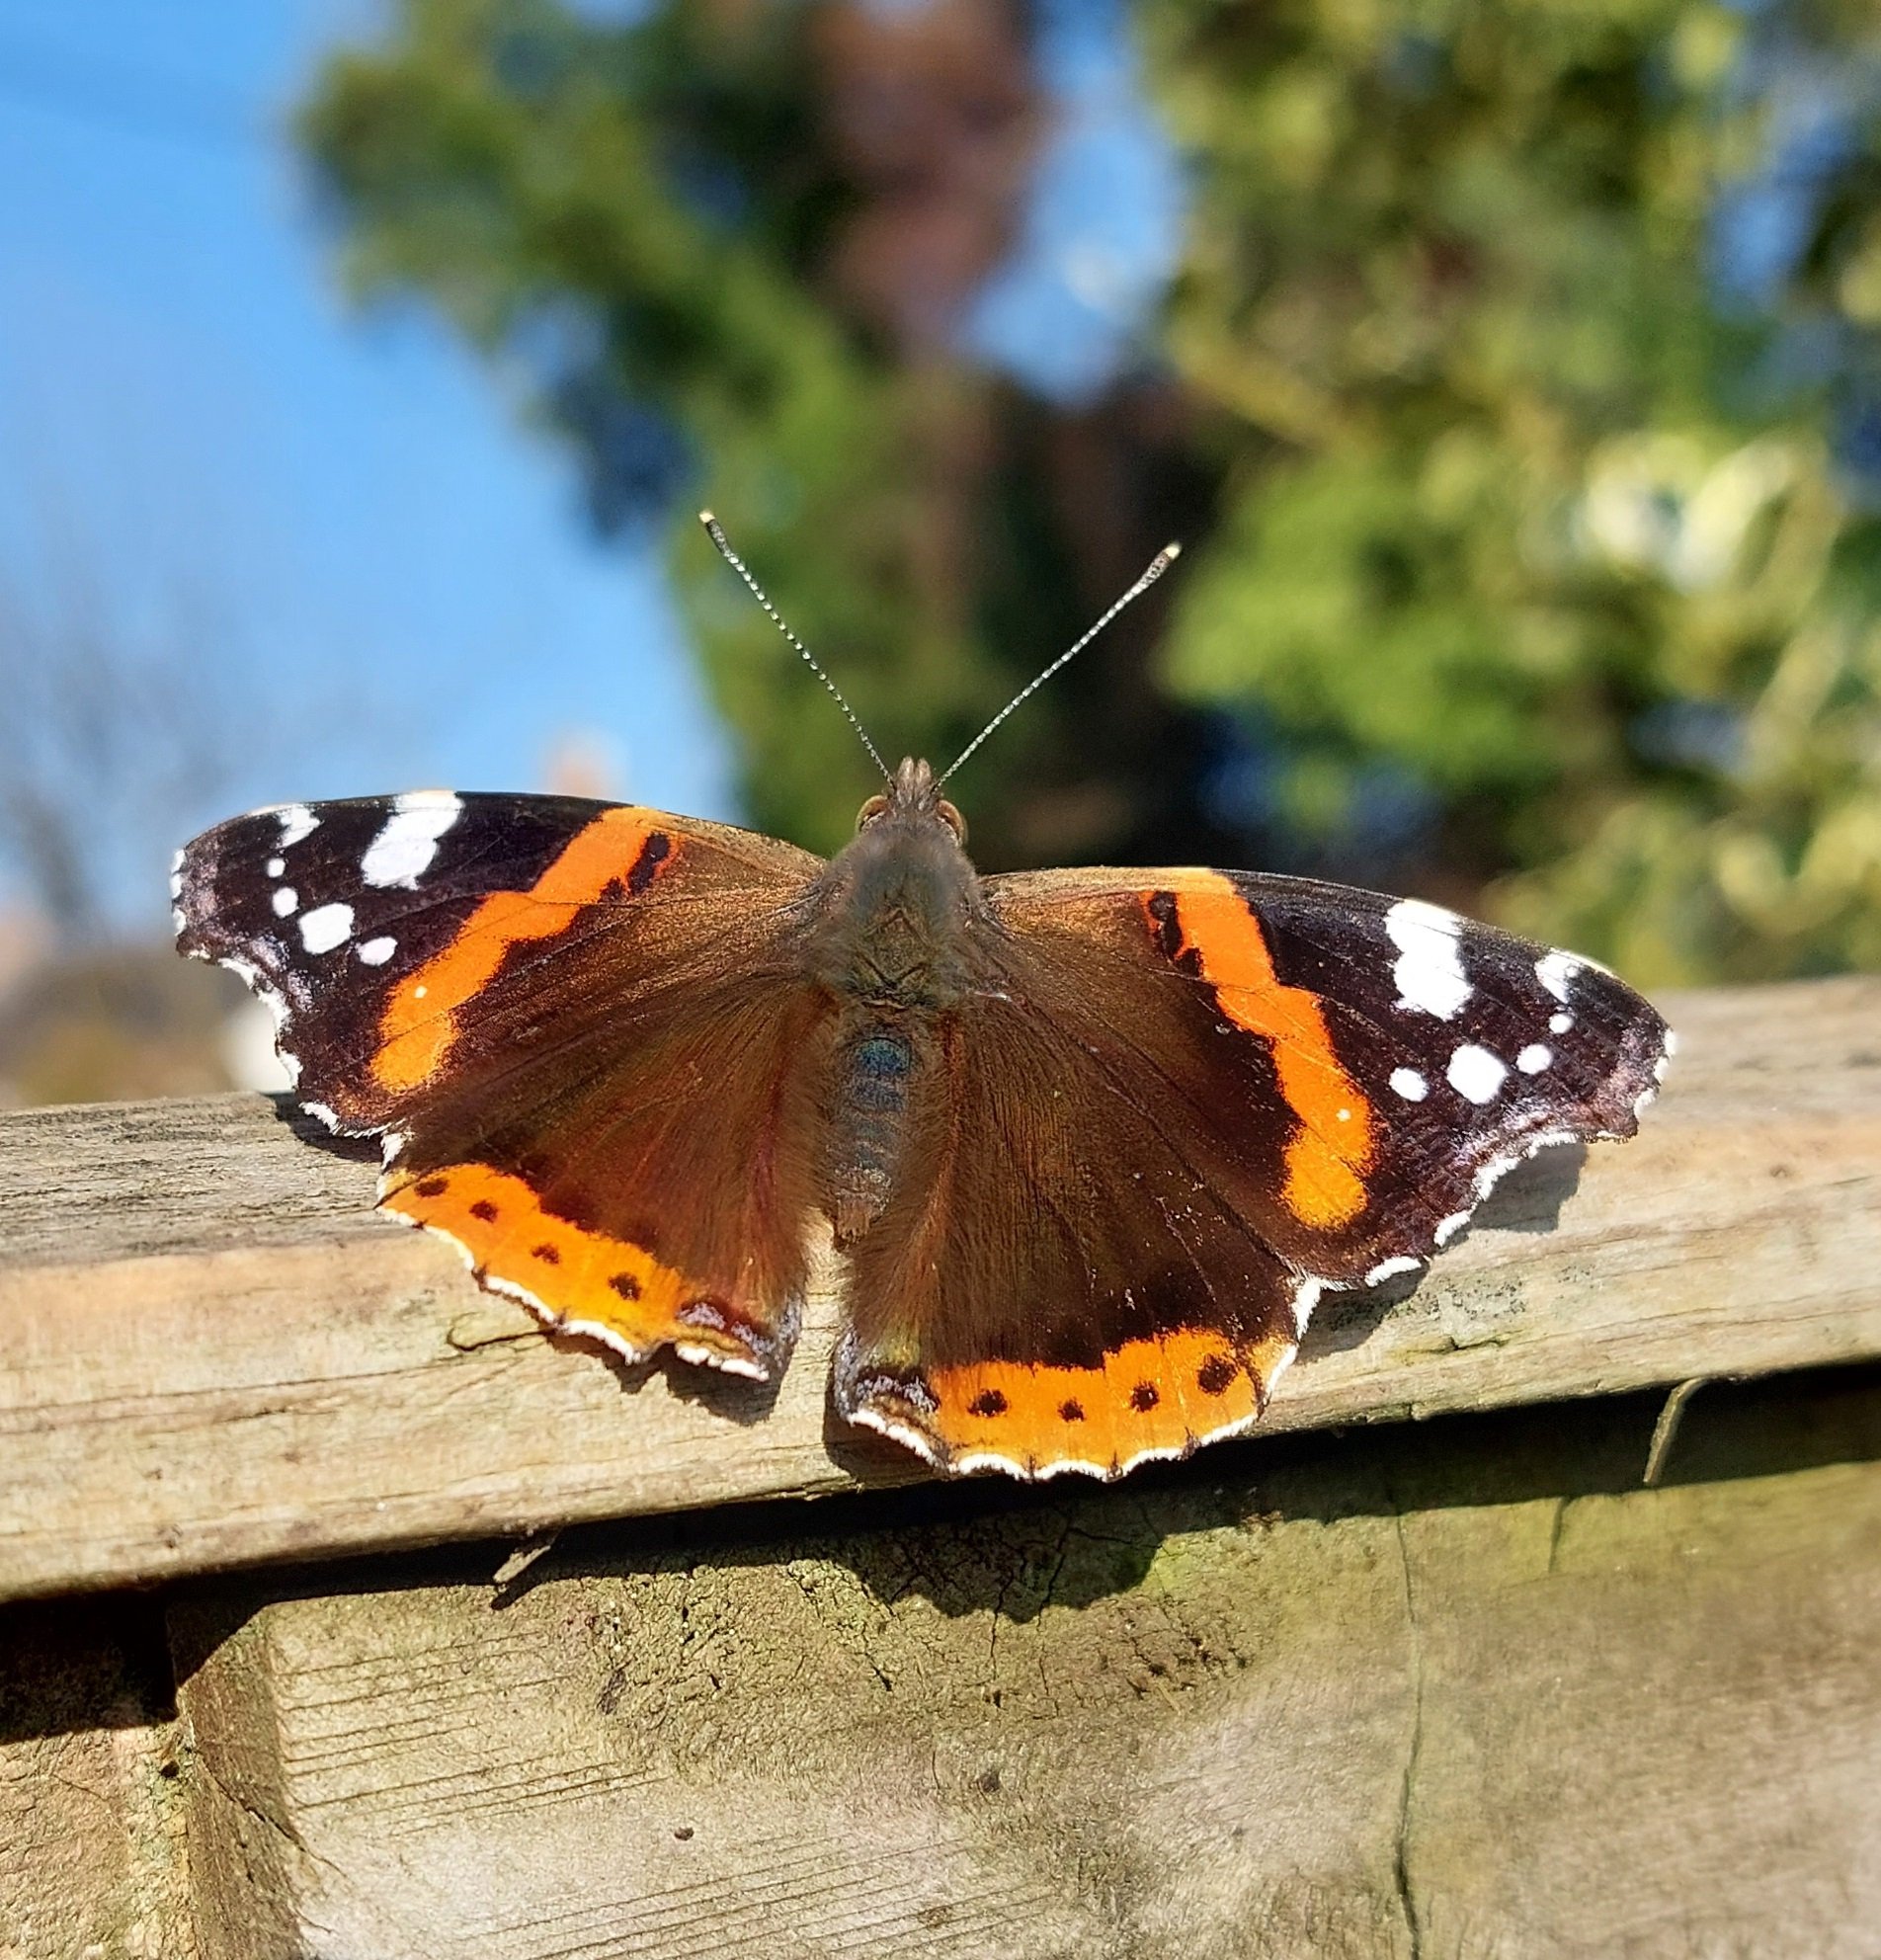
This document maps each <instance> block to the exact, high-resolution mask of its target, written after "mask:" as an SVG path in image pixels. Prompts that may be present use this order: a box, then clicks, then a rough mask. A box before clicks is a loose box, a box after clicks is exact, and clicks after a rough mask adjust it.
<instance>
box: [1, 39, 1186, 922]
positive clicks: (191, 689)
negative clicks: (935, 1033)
mask: <svg viewBox="0 0 1881 1960" xmlns="http://www.w3.org/2000/svg"><path fill="white" fill-rule="evenodd" d="M590 4H591V5H598V4H599V0H590ZM377 17H378V15H377V8H376V6H375V5H374V4H373V0H261V3H260V4H256V0H190V4H189V5H188V6H187V7H179V6H178V5H177V4H176V0H95V4H89V5H85V6H82V7H80V6H74V5H72V4H71V0H0V182H4V183H5V184H6V186H7V195H6V197H5V198H4V199H0V455H4V456H5V457H6V458H7V466H6V468H5V469H0V602H4V603H5V604H7V605H8V606H10V607H12V608H15V609H19V608H22V607H24V608H25V609H26V610H27V611H29V612H31V611H33V610H34V609H35V608H39V609H41V610H46V609H51V610H53V611H56V609H57V606H58V604H59V601H58V598H57V595H58V593H59V592H61V591H62V590H64V587H63V586H62V585H61V583H60V581H61V580H66V581H70V580H71V579H73V578H76V580H77V582H78V583H79V584H80V585H81V586H82V587H83V588H84V589H85V592H86V600H87V603H88V604H90V605H93V606H94V607H95V609H96V611H97V613H99V614H100V615H101V616H102V617H104V618H106V619H107V620H110V621H113V622H115V626H114V630H117V631H119V632H120V633H121V634H122V636H123V638H124V639H125V640H126V642H127V643H129V642H137V643H143V642H149V643H151V644H152V645H155V644H160V643H162V644H169V643H174V642H176V641H177V640H178V638H179V637H180V636H181V637H182V638H183V639H184V640H185V641H186V644H187V646H188V653H187V655H186V656H184V657H181V658H177V657H174V656H172V657H171V659H170V662H169V666H170V669H171V670H172V671H171V679H172V682H173V695H174V698H175V700H176V704H177V712H178V713H179V714H182V715H197V716H201V717H209V716H218V717H219V720H220V724H221V725H223V726H225V727H228V728H229V729H230V730H231V734H230V737H229V740H228V742H227V744H226V746H229V747H231V748H232V749H233V751H234V767H233V768H232V770H231V772H230V773H229V775H228V776H227V778H226V779H224V780H223V781H221V782H218V783H217V784H215V785H214V786H213V788H212V789H211V790H205V791H204V795H203V797H202V798H201V799H200V803H201V806H200V807H195V808H189V809H187V810H184V811H182V812H181V813H180V814H177V815H174V816H173V817H172V818H170V819H169V821H173V822H175V823H177V824H179V825H185V826H187V827H189V828H194V827H196V826H197V825H199V824H202V823H206V822H209V821H211V820H212V819H214V818H215V817H216V816H219V815H222V814H226V813H227V812H228V811H229V810H231V809H234V808H240V807H244V806H246V805H249V804H252V803H258V802H271V801H278V800H282V799H286V798H306V797H318V796H331V795H345V794H357V793H366V792H371V791H378V790H385V789H393V788H400V787H408V786H413V785H417V784H428V783H444V784H450V785H451V786H455V787H463V788H523V789H527V788H532V787H539V786H541V784H542V781H543V776H544V771H545V768H546V765H547V760H548V758H549V756H550V754H551V753H552V752H553V751H554V750H555V749H556V748H557V746H558V745H560V744H563V743H565V742H568V741H570V740H571V739H572V740H574V741H577V742H579V743H581V744H582V745H583V746H584V748H586V749H587V750H589V751H591V752H597V753H598V754H599V755H600V757H601V758H602V759H604V760H605V763H606V765H607V776H608V781H607V787H608V789H609V790H610V792H611V793H616V794H621V795H628V796H632V797H634V798H636V799H639V800H643V801H646V802H650V803H653V804H656V805H660V806H663V807H667V808H671V809H676V810H683V811H689V812H692V813H695V814H698V815H706V816H735V815H736V814H737V811H736V802H735V795H734V792H733V788H732V772H731V764H730V756H729V752H728V747H727V743H726V740H725V737H724V735H723V733H722V732H721V730H720V729H719V727H718V725H717V723H716V721H715V719H714V717H713V715H712V714H711V711H710V709H709V708H708V706H707V705H706V704H705V702H704V699H703V696H702V693H701V689H700V686H699V683H698V680H697V678H696V676H695V672H694V670H693V669H692V667H691V666H690V664H689V660H688V654H687V649H686V644H685V639H684V634H683V630H682V628H681V626H680V623H679V621H678V620H677V618H676V617H675V614H674V611H673V608H672V606H671V604H670V601H669V598H668V595H667V592H666V588H665V585H664V581H663V579H662V577H661V575H660V573H659V570H658V568H657V566H656V565H655V564H654V563H652V562H651V561H650V559H649V558H648V557H647V556H645V555H643V554H642V553H641V552H640V551H639V550H637V549H636V548H635V547H634V546H633V545H632V544H630V543H624V544H623V543H608V544H603V543H600V542H597V541H595V539H594V538H593V537H592V535H591V534H590V532H589V531H588V530H587V528H586V526H585V523H584V520H583V517H582V505H581V498H580V488H579V484H578V481H577V477H576V472H575V470H574V468H573V467H572V465H571V463H570V461H569V459H568V457H567V456H566V455H565V454H564V453H562V452H561V451H560V450H558V449H556V447H555V446H554V444H553V443H552V442H551V441H550V440H549V439H548V438H546V437H543V436H538V435H536V434H534V433H533V432H532V429H531V427H530V423H529V418H528V415H527V413H526V412H525V411H524V410H523V406H522V404H521V403H520V402H519V401H518V400H516V399H513V398H511V397H509V396H508V395H506V392H505V388H504V386H503V383H502V381H501V380H500V378H498V377H496V376H494V375H493V374H492V372H491V370H490V369H489V368H488V367H485V366H483V365H482V364H481V363H480V362H479V361H478V360H477V359H476V358H475V357H474V356H472V355H470V354H468V353H466V352H465V351H463V350H462V349H461V348H459V347H458V346H457V345H456V343H455V342H454V341H453V340H452V339H451V338H450V336H449V334H448V332H447V331H446V330H445V329H444V328H443V327H442V326H440V325H438V324H436V323H435V322H433V321H432V320H431V319H430V318H429V317H428V316H427V315H425V314H423V313H422V312H420V311H418V310H417V309H415V308H404V309H398V310H395V311H394V310H375V311H373V312H371V313H369V314H366V315H362V314H360V313H359V312H358V311H356V310H354V309H352V308H351V307H349V305H348V304H347V303H346V302H345V301H344V300H343V298H342V297H341V295H340V293H339V292H338V289H337V284H336V280H335V278H334V271H333V255H332V251H331V241H330V240H329V239H328V238H327V237H326V236H325V235H324V234H323V231H322V228H321V225H320V223H319V222H318V220H317V217H316V213H315V209H314V205H313V201H312V198H311V195H310V192H309V188H308V186H307V184H306V182H305V181H304V178H303V176H302V175H301V173H300V171H299V170H298V168H297V166H296V164H295V162H294V159H293V156H292V153H291V150H290V146H289V144H288V143H287V141H286V137H285V135H284V133H283V131H284V123H285V116H286V110H287V108H288V106H289V105H291V104H292V103H293V102H294V101H295V99H296V98H297V97H298V95H299V94H300V93H301V92H302V90H303V89H304V86H305V84H306V81H307V79H308V77H309V75H310V73H311V72H312V70H313V68H314V66H315V65H316V63H317V62H318V60H319V58H320V56H321V55H322V53H323V52H324V51H325V50H327V49H328V48H330V47H332V46H333V45H335V44H336V43H337V42H339V41H347V40H358V39H360V38H363V37H367V36H369V35H370V33H371V31H372V28H373V24H374V22H375V20H376V19H377ZM1037 20H1038V28H1039V41H1040V45H1039V53H1040V63H1041V72H1042V73H1043V75H1044V77H1045V79H1046V81H1047V83H1048V84H1049V85H1050V86H1051V87H1052V88H1053V90H1054V93H1055V94H1056V96H1057V99H1058V104H1059V111H1060V119H1059V125H1058V128H1057V130H1056V132H1055V133H1054V136H1053V137H1052V138H1051V139H1050V140H1049V141H1048V142H1047V145H1046V147H1045V150H1044V153H1043V155H1042V156H1041V161H1040V169H1039V175H1038V180H1037V183H1036V185H1035V188H1034V194H1033V200H1032V207H1031V211H1030V215H1029V220H1028V222H1027V225H1026V227H1025V231H1024V236H1023V237H1022V241H1021V244H1020V247H1019V249H1018V251H1017V252H1016V254H1015V259H1014V263H1013V264H1012V265H1011V266H1009V267H1007V268H1005V269H1003V270H1002V271H1001V272H1000V273H999V274H996V275H995V277H994V279H993V281H991V282H990V283H989V286H988V288H987V291H986V292H985V294H983V295H982V303H981V304H980V305H979V306H978V308H977V309H976V311H975V313H974V315H973V316H972V317H971V318H970V319H969V320H968V321H966V322H965V323H964V329H963V330H964V332H965V335H966V338H967V343H968V345H969V346H971V347H972V348H973V349H974V350H975V351H976V352H977V353H978V354H979V355H980V356H981V358H983V359H986V360H988V361H989V362H991V363H993V364H994V365H998V366H1003V367H1007V368H1009V369H1010V370H1011V371H1012V372H1013V373H1015V374H1016V375H1017V376H1018V378H1020V379H1021V380H1022V381H1023V382H1025V383H1026V384H1028V385H1030V386H1032V387H1034V388H1035V389H1037V390H1038V391H1039V392H1040V393H1042V394H1045V395H1047V396H1052V397H1055V398H1057V399H1060V400H1066V401H1075V400H1079V399H1083V398H1087V397H1089V396H1090V395H1091V394H1093V393H1095V392H1096V391H1097V390H1098V389H1100V388H1101V387H1102V385H1103V384H1104V381H1105V380H1106V379H1107V378H1108V377H1109V375H1110V374H1111V373H1112V372H1114V371H1115V369H1116V367H1118V366H1120V365H1122V364H1124V363H1126V362H1127V361H1129V360H1130V359H1132V358H1133V355H1134V352H1135V349H1136V341H1137V336H1138V334H1139V332H1140V327H1141V322H1142V320H1143V317H1144V316H1145V314H1146V312H1147V311H1148V310H1149V309H1150V308H1151V307H1153V305H1154V303H1155V299H1156V297H1157V295H1158V293H1159V292H1160V289H1161V286H1162V282H1163V280H1164V278H1165V277H1166V275H1167V272H1168V269H1169V266H1170V264H1171V262H1172V260H1173V256H1174V254H1175V252H1176V249H1177V245H1178V232H1179V230H1180V183H1179V180H1178V176H1177V172H1176V167H1175V164H1174V162H1173V160H1172V158H1171V156H1170V153H1169V151H1168V148H1167V145H1166V144H1165V143H1164V141H1163V139H1162V138H1161V136H1160V134H1159V133H1158V132H1157V130H1156V128H1155V126H1154V124H1153V123H1151V121H1150V120H1149V118H1148V117H1147V115H1146V114H1145V112H1144V111H1143V109H1142V107H1141V104H1140V101H1139V99H1138V97H1137V95H1136V90H1135V76H1134V72H1133V70H1134V64H1133V62H1132V60H1131V58H1130V56H1129V54H1128V52H1127V16H1126V13H1125V10H1124V8H1123V6H1122V0H1045V4H1042V5H1041V6H1040V8H1039V12H1038V16H1037ZM180 22H182V23H187V30H186V31H180V30H179V23H180ZM179 622H198V623H179ZM200 622H207V623H206V624H205V625H204V624H202V623H200ZM99 808H100V811H101V812H102V813H103V814H104V815H105V816H106V817H107V819H109V820H111V821H114V822H116V823H117V827H118V828H120V829H123V830H126V831H127V830H129V829H130V828H131V826H129V825H127V824H123V823H122V822H121V821H118V820H116V819H114V818H113V817H112V812H113V809H114V806H113V804H112V802H111V801H110V799H108V798H101V801H100V805H99ZM174 841H175V840H173V839H171V838H169V837H167V836H166V837H161V838H159V837H155V836H148V837H146V836H142V835H135V836H126V837H125V838H124V839H123V849H122V850H120V851H117V852H115V853H107V854H106V855H108V856H111V857H113V858H114V859H115V862H114V866H113V869H112V871H111V873H110V886H111V890H112V892H113V896H114V898H115V899H117V900H118V901H119V902H120V903H121V905H122V908H123V913H124V917H125V921H126V923H129V921H130V920H131V919H133V918H138V917H141V916H142V915H143V914H144V913H145V912H146V911H150V912H152V914H153V916H154V908H152V907H146V906H145V905H144V904H143V903H142V900H143V899H144V898H145V897H146V896H148V895H149V894H151V893H158V894H160V892H161V887H162V880H161V878H160V877H159V876H158V875H157V869H158V865H159V861H160V858H161V857H163V856H165V855H167V850H168V847H169V845H170V844H171V843H172V842H174ZM3 876H4V873H0V877H3ZM3 896H4V891H3V890H0V897H3Z"/></svg>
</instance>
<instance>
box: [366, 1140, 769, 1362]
mask: <svg viewBox="0 0 1881 1960" xmlns="http://www.w3.org/2000/svg"><path fill="white" fill-rule="evenodd" d="M379 1203H380V1205H381V1207H382V1208H383V1209H385V1210H386V1211H392V1212H396V1213H397V1214H398V1215H399V1216H400V1217H401V1218H406V1219H409V1220H410V1221H411V1222H412V1223H413V1224H414V1225H426V1226H429V1227H430V1228H431V1229H432V1230H433V1231H437V1232H442V1233H443V1234H444V1235H445V1236H446V1237H447V1238H449V1239H451V1240H452V1241H454V1242H455V1243H456V1244H457V1245H459V1246H461V1247H462V1248H463V1250H464V1252H465V1253H466V1254H467V1255H468V1257H469V1259H470V1262H471V1265H472V1267H473V1269H474V1270H475V1272H476V1274H477V1276H478V1277H479V1278H480V1279H483V1280H484V1281H485V1282H486V1283H489V1282H492V1281H494V1282H497V1283H498V1284H499V1285H500V1286H507V1288H508V1290H510V1291H511V1292H513V1293H517V1294H519V1295H521V1296H522V1297H523V1298H525V1299H526V1300H527V1301H528V1303H529V1304H530V1305H531V1306H532V1307H533V1308H534V1309H535V1310H536V1312H538V1313H539V1314H541V1315H542V1317H543V1318H544V1319H546V1320H548V1321H550V1322H551V1323H555V1324H559V1323H562V1322H566V1323H569V1324H570V1325H571V1327H572V1328H573V1329H574V1331H576V1332H581V1333H589V1334H594V1335H597V1336H599V1337H600V1338H601V1339H603V1340H605V1341H608V1342H609V1343H611V1344H612V1345H613V1346H614V1347H616V1348H624V1349H625V1350H626V1351H627V1352H628V1353H629V1354H630V1355H632V1356H634V1357H636V1358H637V1357H638V1356H641V1355H645V1354H649V1353H651V1352H652V1351H653V1349H654V1348H658V1347H661V1346H663V1345H664V1344H666V1343H668V1342H672V1343H675V1344H679V1345H682V1346H684V1347H685V1348H687V1349H689V1350H696V1351H689V1353H688V1355H687V1358H689V1359H698V1360H706V1359H710V1360H713V1361H716V1362H718V1363H719V1364H720V1365H723V1363H724V1362H725V1361H727V1360H729V1361H730V1362H732V1363H733V1364H734V1365H739V1366H744V1367H746V1368H749V1366H750V1364H751V1362H752V1360H753V1358H754V1357H753V1355H752V1350H751V1348H749V1346H748V1345H747V1344H746V1343H745V1342H743V1341H741V1340H740V1339H739V1338H738V1335H737V1333H736V1332H735V1330H734V1329H733V1328H731V1327H730V1326H729V1325H728V1324H727V1325H722V1326H714V1325H711V1324H710V1322H711V1320H717V1321H720V1322H725V1321H727V1316H725V1315H724V1314H722V1313H711V1314H710V1315H709V1317H708V1318H707V1319H706V1320H705V1322H704V1323H703V1324H701V1320H700V1318H699V1316H698V1315H697V1314H696V1313H695V1314H693V1315H689V1316H687V1317H685V1318H682V1317H681V1309H682V1308H686V1307H695V1306H696V1304H697V1303H698V1302H699V1301H700V1299H701V1297H702V1294H701V1289H700V1288H699V1287H698V1286H696V1285H695V1284H694V1283H693V1282H692V1281H690V1280H688V1279H687V1278H686V1277H685V1276H684V1275H683V1274H681V1273H678V1272H676V1271H674V1269H673V1268H672V1267H671V1266H662V1265H661V1264H660V1262H659V1261H658V1260H657V1259H655V1258H654V1257H653V1255H652V1254H651V1253H649V1252H648V1251H647V1250H646V1249H645V1248H644V1247H642V1246H636V1245H632V1244H630V1243H629V1242H628V1241H627V1240H625V1239H613V1238H610V1237H609V1236H608V1235H607V1234H606V1233H605V1232H595V1231H590V1230H588V1229H587V1228H586V1227H584V1226H580V1225H576V1224H573V1223H571V1222H570V1221H569V1220H568V1219H566V1218H558V1217H556V1216H555V1215H554V1214H553V1213H552V1212H548V1211H545V1210H543V1208H542V1205H541V1202H540V1200H539V1199H538V1198H537V1197H536V1195H535V1193H534V1192H533V1191H532V1190H531V1188H530V1187H529V1185H528V1184H526V1183H525V1182H524V1181H523V1180H522V1179H521V1178H517V1177H512V1176H510V1175H509V1174H508V1173H506V1172H503V1171H497V1170H494V1169H492V1168H491V1167H490V1166H489V1165H488V1164H447V1165H445V1166H443V1167H441V1168H440V1169H438V1170H436V1171H425V1172H421V1173H419V1174H418V1175H417V1176H415V1177H410V1178H406V1179H404V1180H402V1181H401V1182H399V1183H398V1184H394V1185H393V1186H392V1187H391V1188H390V1189H389V1190H387V1191H386V1193H385V1195H384V1196H383V1197H381V1198H380V1199H379Z"/></svg>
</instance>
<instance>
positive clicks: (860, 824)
mask: <svg viewBox="0 0 1881 1960" xmlns="http://www.w3.org/2000/svg"><path fill="white" fill-rule="evenodd" d="M887 807H888V798H887V797H886V796H871V797H870V798H869V799H868V801H867V802H866V803H864V804H863V805H862V807H861V808H860V810H859V811H858V812H857V815H856V828H857V829H858V830H862V829H865V828H866V827H867V826H868V825H869V824H872V823H873V822H874V821H875V819H876V818H877V817H879V816H880V815H881V813H882V812H883V811H884V810H885V809H887Z"/></svg>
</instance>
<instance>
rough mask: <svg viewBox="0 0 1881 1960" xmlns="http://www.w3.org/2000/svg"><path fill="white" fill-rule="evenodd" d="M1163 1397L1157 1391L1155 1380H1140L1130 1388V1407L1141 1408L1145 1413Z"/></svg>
mask: <svg viewBox="0 0 1881 1960" xmlns="http://www.w3.org/2000/svg"><path fill="white" fill-rule="evenodd" d="M1162 1399H1163V1398H1162V1397H1161V1396H1160V1395H1159V1394H1158V1393H1157V1392H1156V1384H1155V1383H1154V1382H1153V1381H1140V1382H1138V1383H1137V1385H1136V1386H1135V1387H1134V1388H1133V1389H1131V1390H1130V1407H1131V1408H1132V1409H1136V1410H1140V1411H1141V1412H1142V1413H1143V1414H1144V1415H1147V1414H1148V1413H1149V1412H1150V1411H1151V1410H1152V1409H1154V1408H1155V1407H1156V1405H1157V1404H1158V1403H1159V1402H1160V1401H1162Z"/></svg>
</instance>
